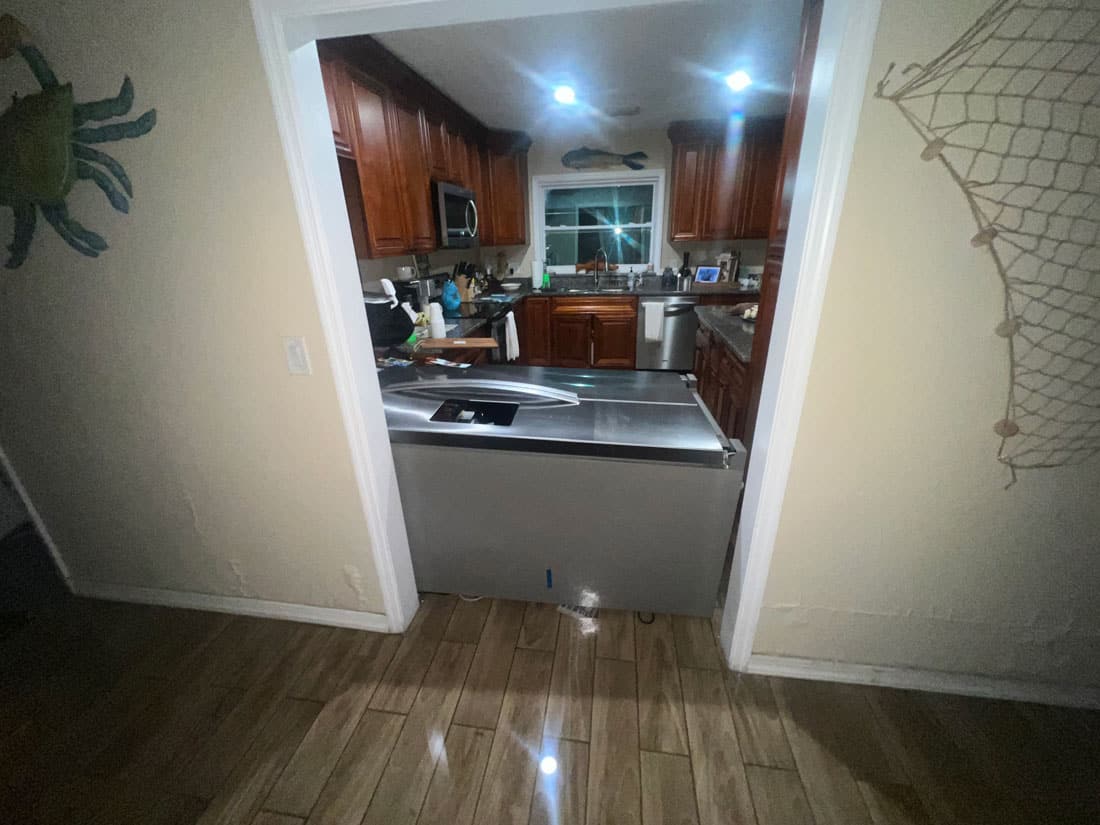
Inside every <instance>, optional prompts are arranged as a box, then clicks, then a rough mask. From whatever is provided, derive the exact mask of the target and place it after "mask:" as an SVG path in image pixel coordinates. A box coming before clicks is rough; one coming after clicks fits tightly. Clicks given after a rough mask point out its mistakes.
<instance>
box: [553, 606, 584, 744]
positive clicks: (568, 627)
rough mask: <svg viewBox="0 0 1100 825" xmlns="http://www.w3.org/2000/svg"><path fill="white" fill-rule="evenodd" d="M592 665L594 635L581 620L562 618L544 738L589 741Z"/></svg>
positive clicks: (559, 626)
mask: <svg viewBox="0 0 1100 825" xmlns="http://www.w3.org/2000/svg"><path fill="white" fill-rule="evenodd" d="M595 663H596V637H595V634H594V633H592V632H590V628H589V626H588V625H587V624H585V623H584V622H582V621H581V620H578V619H576V618H573V617H572V616H562V617H561V621H560V622H559V624H558V642H557V646H556V649H555V651H554V672H553V675H552V676H551V677H550V696H549V698H548V699H547V704H546V725H545V730H544V735H545V736H549V737H552V738H562V737H564V738H566V739H574V740H578V741H581V742H587V741H588V740H589V737H590V736H591V730H592V677H593V673H594V668H595Z"/></svg>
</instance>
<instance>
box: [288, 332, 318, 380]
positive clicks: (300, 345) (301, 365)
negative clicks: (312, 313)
mask: <svg viewBox="0 0 1100 825" xmlns="http://www.w3.org/2000/svg"><path fill="white" fill-rule="evenodd" d="M283 349H285V350H286V368H287V370H289V372H290V374H291V375H311V374H312V373H313V367H311V366H310V363H309V350H308V349H306V339H305V338H303V337H302V336H300V335H294V336H290V337H285V338H283Z"/></svg>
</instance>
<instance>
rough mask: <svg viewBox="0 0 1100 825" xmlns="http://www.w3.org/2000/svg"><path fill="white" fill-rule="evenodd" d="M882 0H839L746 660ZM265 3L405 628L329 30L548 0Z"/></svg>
mask: <svg viewBox="0 0 1100 825" xmlns="http://www.w3.org/2000/svg"><path fill="white" fill-rule="evenodd" d="M670 2H675V0H670ZM651 5H666V3H652V2H631V0H596V2H580V1H579V0H572V2H566V3H564V4H559V5H558V6H557V7H556V8H555V11H556V12H557V13H562V12H571V11H576V12H579V11H591V10H593V9H613V8H636V7H642V6H651ZM879 6H880V0H827V1H826V2H825V4H824V11H823V15H822V19H821V27H820V34H819V40H818V48H817V52H816V58H815V61H814V65H813V73H812V84H811V88H810V93H809V96H808V105H807V109H806V119H805V124H804V131H803V140H802V146H801V151H800V155H799V158H800V159H799V164H798V171H799V175H798V179H797V182H796V185H795V188H794V193H793V198H792V208H791V213H790V223H789V232H788V241H787V245H786V255H785V259H784V263H783V273H784V277H783V279H782V282H781V283H780V285H779V288H778V290H777V294H776V303H775V316H774V323H773V327H772V334H771V338H770V342H771V345H770V356H769V366H768V368H767V370H766V372H765V373H764V375H763V376H762V383H761V390H760V395H759V414H758V415H759V424H758V426H757V428H756V434H755V447H754V460H753V462H752V464H751V466H750V470H749V475H748V477H747V480H746V487H745V495H744V504H743V508H742V516H741V529H740V532H739V535H738V537H737V542H736V551H735V559H734V568H733V571H732V574H731V577H730V585H729V590H728V594H727V598H726V602H725V608H724V613H723V620H722V633H721V639H722V647H723V650H724V653H725V654H726V657H727V661H728V663H729V664H730V665H731V666H732V667H734V668H742V667H744V665H745V663H746V662H747V660H748V656H749V654H750V653H751V648H752V639H753V635H754V633H755V627H756V621H757V618H758V614H759V609H760V604H761V602H762V599H763V593H764V586H765V584H766V580H767V570H768V565H769V563H770V558H771V552H772V549H773V546H774V540H775V533H776V529H777V526H778V519H779V512H780V508H781V506H782V501H783V494H784V490H785V487H786V481H787V473H788V471H789V467H790V460H791V456H792V453H793V449H794V443H795V437H796V434H797V430H798V422H799V418H800V415H801V408H802V403H803V399H804V397H805V388H806V380H807V377H808V373H809V367H810V362H811V359H812V355H813V350H814V343H815V338H816V332H817V323H818V318H819V316H820V311H821V305H822V302H823V299H824V292H825V285H826V281H827V277H828V268H829V262H830V259H831V256H832V248H833V242H834V239H835V230H836V221H837V217H838V216H839V213H840V207H841V204H842V201H843V196H844V190H845V186H846V182H847V174H848V168H849V164H850V159H851V153H852V146H853V143H854V138H855V132H856V127H857V124H858V118H859V110H860V104H861V102H862V99H863V93H864V89H865V85H866V81H867V68H868V64H869V61H870V56H871V47H872V44H873V39H874V33H875V29H876V24H877V19H878V11H879ZM252 7H253V13H254V19H255V24H256V29H257V34H258V38H259V43H260V49H261V54H262V56H263V59H264V63H265V69H266V72H267V76H268V81H269V85H270V87H271V92H272V98H273V102H274V108H275V113H276V120H277V123H278V127H279V131H280V136H281V138H282V141H283V145H284V150H285V153H286V156H287V163H288V168H289V173H290V178H291V184H292V191H293V195H294V198H295V202H296V206H297V212H298V217H299V223H300V226H301V229H302V234H303V239H304V243H305V247H306V252H307V258H308V260H309V265H310V270H311V275H312V278H313V282H314V288H315V292H316V295H317V301H318V309H319V313H320V317H321V321H322V326H323V328H324V331H325V343H326V346H327V347H328V350H329V352H330V355H331V358H332V362H333V371H334V380H335V383H336V387H337V392H338V395H339V399H340V405H341V412H342V416H343V420H344V424H345V429H346V431H347V435H348V441H349V449H350V453H351V458H352V464H353V467H354V469H355V473H356V480H357V483H358V486H359V490H360V496H361V501H362V506H363V509H364V513H365V516H366V519H367V524H368V528H369V530H370V535H371V539H372V552H373V555H374V560H375V563H376V566H377V569H378V571H379V576H380V582H381V586H382V591H383V596H384V600H385V607H386V613H387V617H388V620H389V626H390V629H391V630H393V631H402V630H404V629H405V628H406V627H407V626H408V624H409V622H410V621H411V620H412V617H413V615H414V614H415V612H416V607H417V592H416V582H415V580H414V576H413V569H412V564H411V559H410V555H409V543H408V536H407V534H406V529H405V522H404V516H403V511H402V503H401V499H400V493H399V490H398V486H397V480H396V475H395V471H394V463H393V455H392V452H391V449H390V443H389V439H388V435H387V428H386V421H385V416H384V412H383V407H382V399H381V392H380V388H379V382H378V377H377V374H376V370H375V365H374V358H373V354H372V351H371V342H370V336H369V332H368V329H367V324H366V318H365V315H364V313H363V304H362V296H361V292H360V283H359V273H358V271H357V270H358V267H357V266H356V262H355V256H354V253H353V248H354V247H353V241H352V237H351V233H350V229H349V226H348V221H347V216H346V213H345V210H344V199H343V193H342V188H341V182H340V174H339V170H338V167H337V164H336V157H335V155H334V154H333V151H332V135H331V132H330V128H329V120H328V112H327V104H326V101H325V96H324V91H323V84H322V77H321V70H320V64H319V61H318V55H317V49H316V45H315V43H316V41H317V40H319V39H323V38H326V37H336V36H346V35H352V34H370V33H377V32H384V31H397V30H401V29H412V28H421V27H428V26H432V25H439V24H440V22H441V21H446V22H449V23H463V22H481V21H489V20H499V19H510V18H519V17H525V16H538V15H540V14H545V8H544V7H543V6H542V4H540V3H536V2H534V0H512V1H511V2H509V1H507V0H486V1H485V2H479V3H467V4H463V5H461V6H457V7H456V6H455V5H454V4H452V3H445V2H426V3H425V2H416V1H415V0H399V1H398V2H394V0H307V2H288V0H253V2H252Z"/></svg>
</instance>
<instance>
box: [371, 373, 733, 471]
mask: <svg viewBox="0 0 1100 825" xmlns="http://www.w3.org/2000/svg"><path fill="white" fill-rule="evenodd" d="M380 383H381V386H382V397H383V401H384V403H385V409H386V423H387V425H388V427H389V432H390V440H391V441H394V442H401V443H418V444H436V445H440V446H468V447H479V448H482V449H506V450H520V451H529V452H547V453H558V454H571V455H590V456H602V457H607V458H620V459H634V460H646V461H672V462H677V463H687V464H696V465H700V466H706V467H727V466H729V465H730V459H731V455H736V453H737V447H736V446H735V447H733V448H731V446H730V444H729V442H728V441H727V440H726V439H725V437H724V436H723V435H722V434H721V432H720V431H719V430H718V429H717V426H716V425H715V424H714V421H713V419H712V418H711V417H710V416H709V415H708V414H707V413H706V412H705V410H704V409H703V408H702V406H701V403H700V401H699V399H698V396H697V395H696V394H695V393H694V392H693V391H692V390H691V389H690V388H688V386H687V385H686V383H685V382H684V381H683V380H682V379H681V377H680V376H679V375H676V374H671V373H639V372H628V371H621V372H620V371H610V370H608V371H601V370H564V369H557V368H543V367H508V366H487V367H472V368H470V369H467V370H462V371H458V370H453V369H448V368H445V367H403V368H402V367H391V368H389V369H386V370H384V371H382V373H381V374H380ZM453 401H469V402H472V404H473V405H476V404H484V403H510V404H516V405H517V406H518V409H517V411H516V414H515V417H514V418H513V419H512V421H511V424H510V425H508V426H496V425H490V424H478V423H465V422H462V421H452V420H448V421H432V420H431V419H432V417H433V415H435V414H436V412H437V411H438V410H439V409H440V407H441V406H442V405H443V404H444V403H446V402H453Z"/></svg>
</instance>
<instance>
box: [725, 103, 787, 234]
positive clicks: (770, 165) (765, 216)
mask: <svg viewBox="0 0 1100 825" xmlns="http://www.w3.org/2000/svg"><path fill="white" fill-rule="evenodd" d="M745 148H746V152H745V157H744V162H743V164H742V167H743V172H742V175H741V185H740V187H739V188H740V191H739V192H738V202H739V207H738V210H737V211H738V215H737V232H736V235H735V237H738V238H766V237H768V232H769V230H770V229H771V222H772V208H773V207H774V206H775V190H776V185H777V183H778V178H779V156H780V153H781V152H782V149H783V120H782V118H778V119H777V118H768V119H764V120H757V121H749V123H748V124H747V125H746V127H745Z"/></svg>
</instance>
